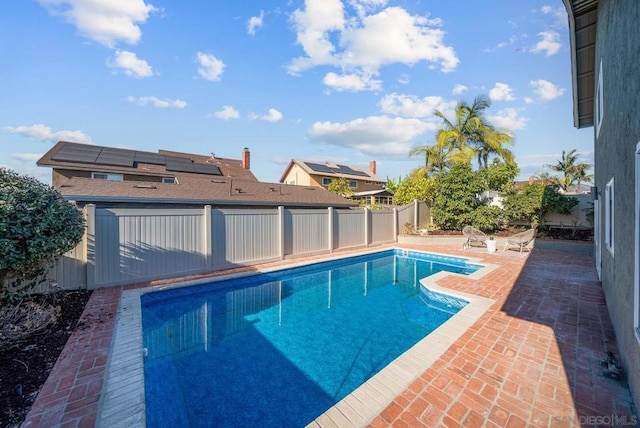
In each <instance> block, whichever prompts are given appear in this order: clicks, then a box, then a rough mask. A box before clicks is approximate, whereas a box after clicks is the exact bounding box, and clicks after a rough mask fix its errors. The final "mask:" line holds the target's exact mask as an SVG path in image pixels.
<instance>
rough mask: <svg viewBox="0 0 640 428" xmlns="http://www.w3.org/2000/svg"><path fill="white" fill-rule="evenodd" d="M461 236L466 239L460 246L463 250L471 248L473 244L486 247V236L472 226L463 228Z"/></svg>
mask: <svg viewBox="0 0 640 428" xmlns="http://www.w3.org/2000/svg"><path fill="white" fill-rule="evenodd" d="M462 234H463V235H464V236H465V237H466V238H467V240H466V241H465V243H464V245H463V246H462V249H463V250H466V249H468V248H471V247H472V246H473V245H474V244H475V245H478V246H484V247H486V246H487V235H485V233H484V232H482V231H481V230H478V229H476V228H475V227H473V226H465V227H464V229H462Z"/></svg>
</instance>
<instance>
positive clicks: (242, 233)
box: [211, 209, 280, 267]
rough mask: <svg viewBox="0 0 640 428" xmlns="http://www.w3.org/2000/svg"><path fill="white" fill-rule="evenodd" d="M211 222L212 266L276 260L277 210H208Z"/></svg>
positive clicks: (277, 242) (277, 240)
mask: <svg viewBox="0 0 640 428" xmlns="http://www.w3.org/2000/svg"><path fill="white" fill-rule="evenodd" d="M211 221H212V223H213V224H212V228H211V231H212V237H211V242H212V245H213V264H214V266H216V267H218V266H227V265H230V264H247V263H259V262H261V261H266V260H273V259H277V258H279V242H280V240H279V222H278V210H277V209H259V210H248V209H222V210H212V213H211Z"/></svg>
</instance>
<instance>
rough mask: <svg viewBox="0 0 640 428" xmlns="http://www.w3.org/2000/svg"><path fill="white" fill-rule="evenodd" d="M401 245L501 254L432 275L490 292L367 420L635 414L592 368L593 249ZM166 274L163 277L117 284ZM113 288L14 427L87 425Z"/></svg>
mask: <svg viewBox="0 0 640 428" xmlns="http://www.w3.org/2000/svg"><path fill="white" fill-rule="evenodd" d="M403 247H407V248H416V249H421V250H427V251H434V252H442V253H448V254H453V255H464V256H470V257H477V258H481V259H482V260H484V261H485V262H488V263H495V264H498V265H500V267H499V268H498V269H496V270H495V271H493V272H491V273H489V274H488V275H486V276H485V277H484V278H482V279H480V280H478V281H474V280H471V279H467V278H463V279H461V278H459V277H453V276H451V277H447V278H445V279H443V280H441V281H440V282H439V284H440V285H441V286H443V287H447V288H451V289H454V290H459V291H464V292H467V293H471V294H477V295H481V296H484V297H488V298H491V299H494V300H495V301H496V303H495V304H494V305H493V306H492V307H491V308H490V309H489V311H487V312H486V313H485V314H484V315H483V316H482V317H481V318H480V319H479V320H478V321H477V322H476V323H475V324H474V325H473V326H472V327H471V328H470V329H469V330H468V331H467V332H465V333H464V334H463V335H462V336H461V337H460V338H459V339H458V340H457V341H456V342H455V343H454V344H453V345H452V346H451V347H450V348H449V349H448V350H447V351H446V352H445V353H444V354H443V355H442V356H441V357H440V358H439V359H438V360H437V361H436V362H435V363H434V364H433V365H432V366H431V367H430V368H429V369H427V370H426V371H425V372H424V373H423V374H422V375H421V376H420V377H419V378H418V379H416V380H415V381H414V382H413V383H412V384H411V385H410V386H409V387H408V388H407V390H406V391H405V392H404V393H402V394H400V395H399V396H398V397H397V398H396V399H395V400H394V402H392V403H390V404H389V406H388V407H387V408H386V409H385V410H384V411H383V412H381V414H380V415H379V416H378V417H376V418H375V419H374V420H373V421H372V422H371V423H370V426H371V427H389V426H392V427H433V426H447V427H475V426H485V427H525V426H541V427H544V426H551V425H552V426H580V425H588V424H590V423H592V422H595V423H600V425H603V426H606V425H607V423H608V422H609V421H613V419H614V417H618V418H627V419H626V421H631V417H632V416H634V415H635V413H634V409H633V404H632V400H631V396H630V392H629V388H628V386H627V385H626V383H624V382H621V381H616V380H613V379H609V378H607V377H605V376H603V374H602V370H603V368H602V367H601V365H600V359H602V358H603V357H604V355H605V352H606V351H612V352H614V353H616V354H617V349H616V342H615V337H614V334H613V329H612V326H611V322H610V320H609V316H608V312H607V308H606V305H605V301H604V295H603V293H602V289H601V286H600V282H599V281H598V280H597V276H596V272H595V268H594V267H593V259H592V258H591V257H588V256H584V255H578V254H570V253H562V252H556V251H549V250H534V251H533V253H532V254H531V255H529V256H527V257H513V254H503V253H500V252H499V253H496V254H486V253H480V252H477V251H473V250H472V251H466V252H464V251H462V250H461V249H460V248H459V247H458V246H452V245H429V246H426V245H424V246H417V245H415V246H410V245H403ZM345 253H346V252H345ZM309 259H311V258H309ZM302 260H305V259H295V261H296V262H298V261H302ZM290 262H291V261H283V262H277V263H275V264H270V265H269V266H274V265H286V264H289V263H290ZM260 267H263V266H253V267H246V268H240V269H234V270H232V271H233V272H237V271H248V270H257V269H259V268H260ZM229 272H231V271H225V272H224V273H229ZM219 274H221V273H220V272H218V273H216V274H214V275H219ZM193 278H194V277H191V278H188V279H193ZM182 280H184V278H182ZM167 282H171V280H168V281H156V282H152V283H145V284H134V285H131V286H127V287H124V288H125V289H130V288H136V287H141V286H149V285H157V284H160V283H167ZM120 293H121V289H120V287H116V288H111V289H100V290H96V291H94V293H93V295H92V296H91V299H90V300H89V303H88V304H87V307H86V308H85V311H84V313H83V315H82V317H81V319H80V323H79V327H78V328H77V329H76V331H75V332H74V333H73V334H72V336H71V337H70V338H69V341H68V342H67V345H66V346H65V349H64V350H63V352H62V354H61V355H60V357H59V358H58V361H57V362H56V364H55V366H54V368H53V370H52V371H51V374H50V375H49V378H48V379H47V382H46V384H45V385H44V386H43V388H42V389H41V391H40V393H39V395H38V397H37V399H36V401H35V403H34V405H33V407H32V409H31V411H30V413H29V414H28V416H27V418H26V420H25V422H24V424H23V427H47V428H48V427H54V426H56V427H57V426H59V427H89V426H93V425H94V424H95V420H96V414H97V410H98V402H99V398H100V391H101V388H102V383H103V380H104V370H105V366H106V362H107V355H108V352H109V346H110V343H111V337H112V333H113V327H114V321H115V314H116V311H117V306H118V300H119V298H120ZM598 416H599V417H601V418H600V419H596V418H595V417H598ZM621 420H622V421H625V419H618V421H621ZM581 422H582V423H581ZM602 422H604V423H602Z"/></svg>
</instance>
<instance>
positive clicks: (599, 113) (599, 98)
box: [593, 60, 604, 139]
mask: <svg viewBox="0 0 640 428" xmlns="http://www.w3.org/2000/svg"><path fill="white" fill-rule="evenodd" d="M602 81H603V77H602V60H600V71H599V72H598V86H597V87H596V100H595V105H594V112H593V116H594V117H593V119H594V123H595V125H596V139H597V138H598V136H599V135H600V128H601V127H602V119H603V117H604V87H603V86H604V85H603V84H602Z"/></svg>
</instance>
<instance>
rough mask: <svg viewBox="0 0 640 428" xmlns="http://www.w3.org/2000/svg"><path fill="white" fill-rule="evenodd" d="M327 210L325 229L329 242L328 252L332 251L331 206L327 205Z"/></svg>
mask: <svg viewBox="0 0 640 428" xmlns="http://www.w3.org/2000/svg"><path fill="white" fill-rule="evenodd" d="M328 211H329V214H328V217H327V230H328V231H329V236H328V238H329V239H327V241H328V242H329V253H333V207H329V209H328Z"/></svg>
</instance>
